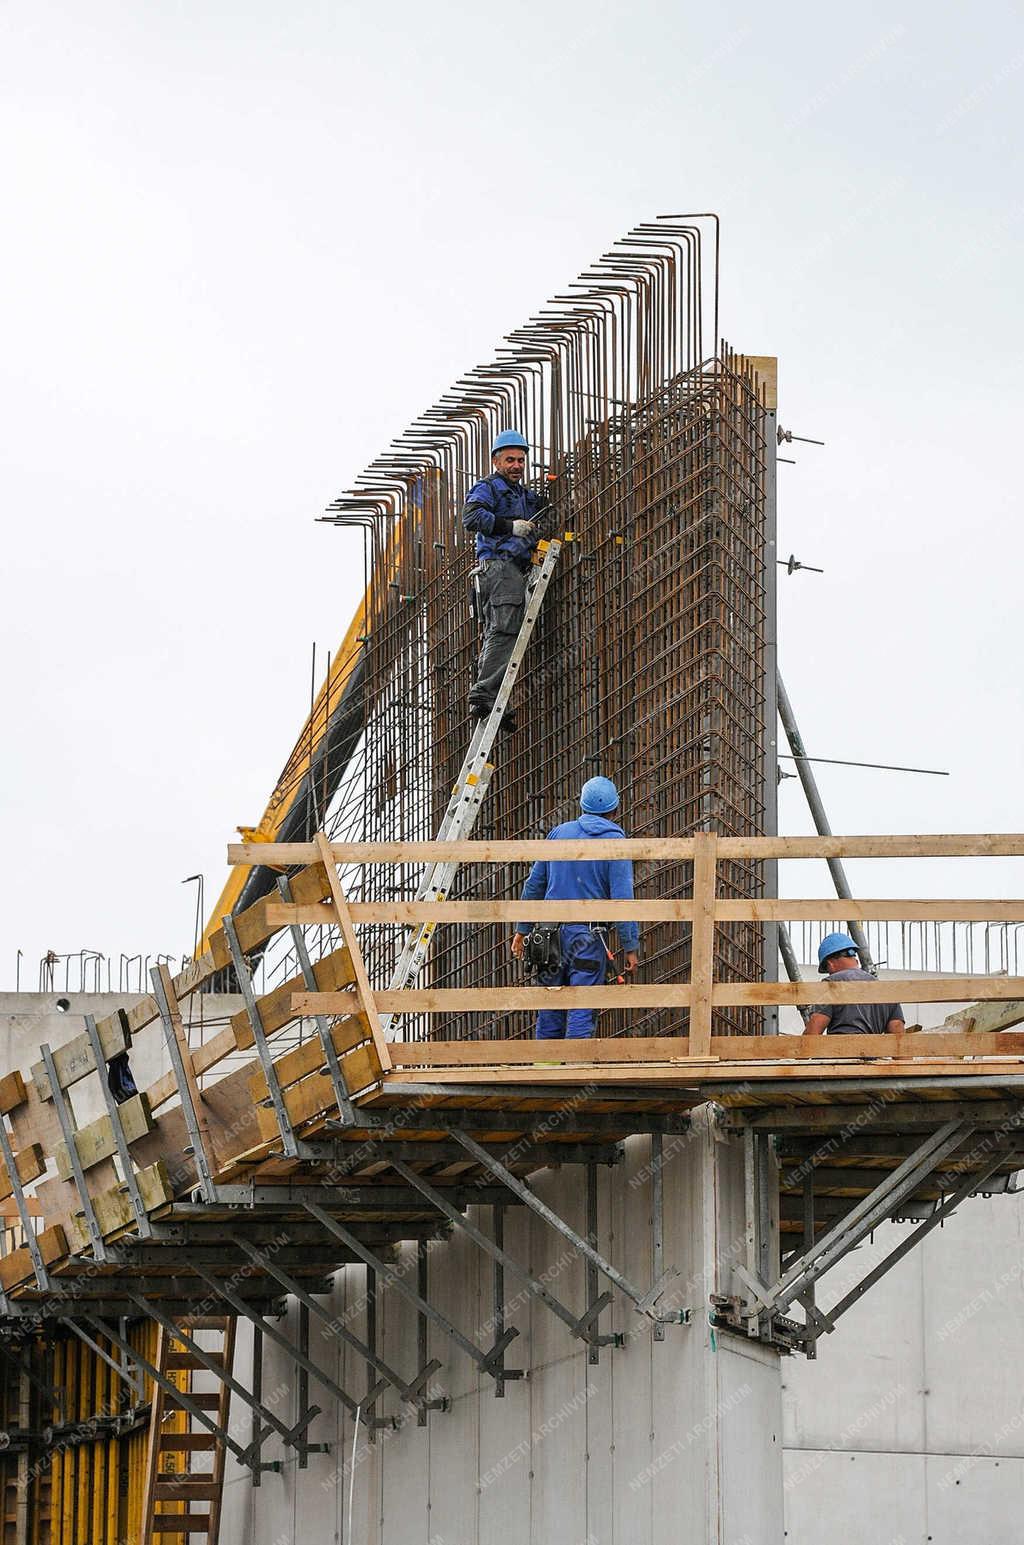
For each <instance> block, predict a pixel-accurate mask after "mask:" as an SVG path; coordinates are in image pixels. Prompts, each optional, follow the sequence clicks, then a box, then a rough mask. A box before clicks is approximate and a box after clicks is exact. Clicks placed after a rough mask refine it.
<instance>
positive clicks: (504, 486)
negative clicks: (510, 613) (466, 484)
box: [462, 473, 547, 569]
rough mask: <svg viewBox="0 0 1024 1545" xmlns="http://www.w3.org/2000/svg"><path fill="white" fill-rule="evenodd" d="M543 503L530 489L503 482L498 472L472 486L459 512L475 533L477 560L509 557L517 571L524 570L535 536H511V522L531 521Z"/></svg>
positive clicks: (536, 538) (528, 560)
mask: <svg viewBox="0 0 1024 1545" xmlns="http://www.w3.org/2000/svg"><path fill="white" fill-rule="evenodd" d="M546 503H547V500H546V499H544V498H543V497H542V496H541V495H540V494H537V493H534V491H533V489H532V488H525V487H524V486H523V484H522V483H518V484H516V483H507V482H506V481H505V479H504V478H503V477H501V476H500V475H499V474H498V473H495V474H494V476H493V477H485V478H484V479H483V481H482V482H480V483H474V484H473V487H472V488H471V489H470V490H469V496H468V498H467V499H466V507H465V509H464V510H463V512H462V524H463V525H464V526H465V528H466V530H467V531H475V532H476V555H477V557H478V558H497V557H502V558H512V559H514V561H515V562H516V563H518V565H519V567H520V568H521V569H525V568H528V567H529V564H530V557H531V554H532V553H533V550H534V548H535V547H536V545H537V542H538V540H539V537H538V534H537V533H534V535H533V536H532V537H531V538H530V539H529V541H524V540H523V538H522V537H518V536H513V535H512V522H513V521H514V520H533V518H534V516H535V515H536V513H537V511H538V510H539V509H540V508H541V507H542V506H543V505H544V504H546Z"/></svg>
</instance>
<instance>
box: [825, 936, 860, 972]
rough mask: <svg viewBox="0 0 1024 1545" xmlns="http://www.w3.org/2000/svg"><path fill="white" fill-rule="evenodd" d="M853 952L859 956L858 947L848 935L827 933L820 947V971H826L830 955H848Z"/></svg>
mask: <svg viewBox="0 0 1024 1545" xmlns="http://www.w3.org/2000/svg"><path fill="white" fill-rule="evenodd" d="M851 950H852V951H853V953H854V954H855V955H856V954H857V946H856V944H855V943H854V941H853V940H852V939H851V938H850V935H849V934H848V933H827V934H826V935H825V937H824V938H823V939H822V941H821V943H820V944H819V945H818V970H819V971H824V970H825V962H826V960H827V959H828V958H829V956H830V955H848V954H849V953H850V951H851Z"/></svg>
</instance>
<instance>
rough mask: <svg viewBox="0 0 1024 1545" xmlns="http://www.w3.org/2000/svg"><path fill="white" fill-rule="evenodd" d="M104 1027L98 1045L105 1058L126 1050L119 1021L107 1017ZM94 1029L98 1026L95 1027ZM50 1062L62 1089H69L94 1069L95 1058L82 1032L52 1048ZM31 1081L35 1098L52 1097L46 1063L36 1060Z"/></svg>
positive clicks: (125, 1042) (123, 1034)
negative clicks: (51, 1059) (37, 1095)
mask: <svg viewBox="0 0 1024 1545" xmlns="http://www.w3.org/2000/svg"><path fill="white" fill-rule="evenodd" d="M103 1024H104V1027H105V1028H104V1030H103V1032H102V1034H101V1036H100V1045H101V1046H102V1047H103V1055H104V1057H106V1059H107V1061H109V1060H110V1058H111V1057H116V1056H117V1054H118V1052H122V1051H125V1050H127V1046H128V1042H127V1040H126V1039H125V1033H124V1030H123V1029H122V1027H121V1024H120V1021H118V1020H114V1022H113V1023H112V1022H111V1021H110V1020H109V1019H105V1020H104V1021H103ZM97 1028H98V1027H97ZM53 1065H54V1067H55V1068H56V1070H57V1077H58V1079H59V1080H60V1086H61V1088H62V1089H70V1087H71V1085H72V1084H76V1083H78V1081H79V1079H81V1078H86V1077H87V1076H88V1075H89V1074H90V1073H94V1072H95V1071H96V1059H95V1057H94V1056H93V1054H92V1042H91V1041H90V1040H89V1037H88V1036H87V1035H86V1034H85V1033H84V1032H83V1033H82V1034H81V1035H76V1036H75V1037H74V1038H73V1039H72V1040H70V1041H67V1042H65V1044H64V1045H63V1046H57V1047H55V1048H54V1053H53ZM32 1081H33V1083H34V1084H35V1086H36V1088H37V1089H38V1090H39V1097H40V1099H43V1100H52V1099H53V1092H52V1090H51V1089H50V1079H49V1076H48V1074H47V1072H46V1064H45V1063H44V1062H37V1063H35V1064H34V1066H33V1068H32Z"/></svg>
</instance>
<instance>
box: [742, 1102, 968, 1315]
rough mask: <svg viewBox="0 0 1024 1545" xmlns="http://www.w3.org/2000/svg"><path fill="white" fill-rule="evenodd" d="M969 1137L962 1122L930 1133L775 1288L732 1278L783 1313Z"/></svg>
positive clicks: (749, 1276) (751, 1276)
mask: <svg viewBox="0 0 1024 1545" xmlns="http://www.w3.org/2000/svg"><path fill="white" fill-rule="evenodd" d="M970 1133H971V1127H970V1126H969V1125H968V1123H967V1122H965V1121H947V1122H946V1123H945V1125H944V1126H942V1127H940V1128H939V1130H938V1131H936V1132H933V1133H931V1134H930V1136H929V1137H927V1138H926V1139H925V1141H924V1142H923V1143H921V1144H919V1146H918V1147H917V1148H916V1149H915V1150H914V1152H913V1153H912V1154H910V1155H909V1157H908V1158H906V1159H905V1160H904V1161H903V1163H902V1164H900V1165H899V1166H898V1168H896V1169H894V1170H892V1171H891V1173H889V1174H887V1175H886V1176H885V1177H884V1179H883V1180H882V1181H880V1182H879V1184H878V1185H877V1186H876V1187H875V1189H874V1190H873V1191H872V1192H871V1193H870V1194H869V1195H868V1196H865V1197H863V1198H862V1199H861V1201H859V1202H858V1203H857V1204H856V1205H855V1206H854V1207H851V1208H850V1210H849V1211H848V1212H847V1213H845V1214H844V1215H843V1217H842V1218H840V1219H839V1221H838V1222H837V1223H835V1224H834V1225H833V1226H832V1228H830V1229H828V1230H826V1232H825V1233H824V1234H822V1235H821V1237H820V1238H819V1239H817V1240H815V1242H814V1243H813V1245H811V1247H810V1248H809V1249H808V1250H806V1251H804V1253H803V1254H802V1255H800V1256H799V1257H798V1258H797V1259H796V1260H795V1261H794V1262H793V1264H792V1265H791V1266H789V1267H788V1268H787V1270H786V1271H785V1272H784V1273H783V1275H782V1276H781V1277H780V1278H779V1280H778V1281H777V1282H776V1283H774V1284H772V1285H769V1284H768V1283H765V1282H760V1281H758V1280H757V1278H756V1277H755V1276H754V1274H753V1273H751V1272H748V1271H745V1270H743V1269H742V1268H740V1267H736V1268H734V1269H735V1270H736V1272H737V1275H739V1276H740V1277H742V1279H743V1281H744V1282H745V1283H746V1284H747V1286H748V1287H749V1288H750V1289H751V1290H752V1291H753V1292H754V1293H755V1294H756V1296H757V1298H758V1299H759V1301H760V1302H761V1304H762V1305H763V1307H764V1308H765V1309H766V1310H775V1311H777V1312H778V1313H785V1311H786V1309H787V1308H788V1307H789V1305H790V1304H791V1303H792V1302H793V1300H794V1299H796V1298H799V1296H800V1294H801V1293H804V1292H806V1290H807V1289H808V1288H809V1287H811V1286H813V1284H814V1283H815V1282H817V1281H818V1279H819V1278H820V1277H822V1276H824V1274H825V1272H826V1271H828V1270H829V1269H830V1268H831V1267H832V1266H834V1265H835V1264H836V1263H837V1261H840V1260H842V1258H843V1257H844V1256H845V1255H848V1254H849V1252H850V1251H851V1250H852V1249H854V1248H855V1246H856V1245H858V1244H859V1243H860V1242H861V1240H862V1239H865V1238H867V1236H868V1234H870V1233H871V1231H872V1230H873V1229H874V1228H876V1227H877V1226H878V1224H879V1223H881V1222H882V1221H883V1220H884V1219H885V1218H887V1217H889V1216H890V1215H891V1214H892V1213H893V1212H894V1211H895V1209H896V1208H897V1207H898V1206H899V1204H900V1202H901V1201H903V1200H905V1199H906V1197H908V1196H910V1195H911V1194H912V1193H913V1192H914V1191H915V1190H916V1189H917V1187H918V1186H920V1185H921V1184H922V1183H923V1182H924V1181H925V1180H927V1178H928V1176H929V1175H931V1174H933V1173H934V1171H935V1170H936V1169H938V1167H939V1165H940V1164H941V1163H942V1162H943V1160H944V1159H946V1158H947V1157H948V1155H949V1154H950V1153H952V1152H953V1151H954V1149H956V1148H958V1147H959V1146H960V1145H961V1143H962V1142H963V1141H964V1139H965V1138H966V1137H969V1136H970Z"/></svg>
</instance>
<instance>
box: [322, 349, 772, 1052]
mask: <svg viewBox="0 0 1024 1545" xmlns="http://www.w3.org/2000/svg"><path fill="white" fill-rule="evenodd" d="M762 422H763V408H762V405H761V402H760V401H759V398H758V393H757V388H756V384H755V382H754V380H753V378H752V377H751V375H750V373H749V372H747V371H746V370H745V369H743V368H742V367H741V366H739V365H738V363H737V362H736V361H735V359H733V358H732V357H731V356H729V355H728V354H727V355H725V357H723V358H720V359H718V360H714V361H711V362H709V363H707V364H705V365H704V366H702V367H699V368H697V369H695V370H693V371H689V372H685V373H682V374H680V375H678V376H677V377H676V378H675V379H674V380H673V381H672V382H670V383H669V384H668V385H667V386H666V387H665V388H664V389H663V390H662V391H661V392H659V393H658V394H657V395H656V396H654V397H652V398H651V399H650V400H649V401H648V402H646V403H643V404H641V405H639V406H638V407H637V408H635V409H634V410H632V411H630V412H629V413H628V414H624V415H622V416H619V417H616V418H611V419H609V420H608V421H607V422H606V423H604V424H602V425H600V426H597V427H595V428H594V429H593V430H592V431H591V432H590V433H589V434H588V435H587V436H586V438H585V439H584V440H583V441H582V442H581V443H580V444H579V446H578V447H577V448H576V450H575V452H574V454H573V455H572V456H571V457H568V458H566V459H565V462H564V464H562V465H561V466H560V467H559V469H558V472H557V476H556V478H555V481H554V482H553V484H552V485H551V486H552V488H553V490H554V503H553V507H552V511H551V513H550V514H549V516H548V517H547V534H548V535H550V536H553V537H558V538H560V539H561V540H562V541H563V548H562V553H561V556H560V559H559V564H558V568H557V570H556V573H555V577H554V579H553V581H552V585H551V587H550V588H549V591H548V595H547V597H546V600H545V604H544V608H543V611H542V613H541V617H540V620H539V623H538V626H537V629H536V631H535V633H534V636H533V640H532V642H531V646H530V651H529V654H528V656H527V660H526V663H525V666H524V670H523V672H522V674H521V676H520V680H519V684H518V686H517V689H516V695H515V699H514V701H515V704H516V708H517V712H518V717H519V721H520V728H519V730H518V732H517V733H516V734H515V735H513V736H510V737H502V738H501V739H500V740H499V741H498V743H497V746H496V748H495V756H494V761H495V767H496V771H495V774H494V777H493V779H492V783H491V790H490V793H489V796H488V798H487V800H486V801H485V804H484V807H483V809H482V811H481V813H480V815H479V817H478V819H477V823H476V826H475V828H474V833H473V835H474V836H475V837H479V838H487V837H506V838H507V837H516V836H519V837H536V836H541V835H546V833H547V832H548V831H549V830H550V829H551V828H552V827H553V826H554V825H556V824H558V823H559V822H560V821H564V820H569V819H571V818H572V816H573V815H574V814H575V813H576V811H577V796H578V793H579V788H580V785H581V783H582V782H583V781H584V780H585V779H586V778H588V777H590V776H591V775H592V774H594V773H596V772H602V773H605V774H606V775H608V776H610V777H612V778H614V779H615V781H616V783H617V784H618V786H619V789H620V792H621V794H622V812H621V819H622V822H623V824H624V826H625V828H626V830H627V831H628V832H629V833H630V834H631V835H635V836H647V835H650V836H685V835H688V834H690V833H691V832H694V831H697V830H706V831H708V830H711V831H717V832H720V833H724V834H737V835H738V834H749V833H756V832H760V831H762V830H763V829H764V815H765V787H764V775H763V768H764V733H763V723H764V684H763V675H764V669H765V661H764V648H763V645H764V631H765V629H764V624H765V617H764V595H765V583H764V565H765V465H766V455H767V447H766V445H765V441H764V434H763V428H762ZM461 502H462V500H461V496H460V494H459V493H458V492H457V491H456V490H454V489H452V488H451V487H449V486H447V485H446V479H445V478H444V476H443V474H441V473H440V472H438V473H436V474H434V475H433V476H429V477H426V478H424V479H423V482H422V485H421V487H420V489H419V490H418V491H417V494H416V496H415V497H414V499H413V501H412V507H414V508H417V509H418V512H419V516H420V519H419V521H418V522H417V524H418V526H419V530H418V531H417V532H416V533H415V535H413V536H412V537H411V540H410V539H409V536H408V535H407V539H406V541H405V543H404V544H402V549H401V552H396V550H395V543H394V542H392V544H391V551H390V553H388V552H387V551H383V552H382V553H381V556H380V558H379V560H378V563H377V570H378V584H379V586H380V587H381V588H382V589H383V588H384V587H386V589H387V591H388V596H387V598H386V603H385V607H384V611H385V616H384V618H383V619H382V620H381V622H380V623H379V624H378V625H377V626H376V627H375V628H374V629H373V631H372V633H371V634H370V635H369V636H368V638H367V643H366V650H367V662H366V663H367V681H366V686H365V689H364V690H365V692H366V696H367V699H368V702H369V705H370V707H369V713H368V717H367V722H366V729H365V733H364V736H363V741H362V744H361V746H360V749H359V753H358V755H357V756H356V757H355V758H353V761H352V764H351V767H350V770H349V775H348V777H347V778H346V780H345V783H344V786H343V788H342V789H341V790H340V791H339V795H338V797H337V798H336V799H335V801H334V811H333V813H332V819H331V821H330V828H331V832H332V835H334V836H336V837H338V838H339V839H340V838H342V837H345V838H350V839H354V838H356V837H358V838H360V839H363V840H371V841H372V840H375V839H379V840H394V839H398V838H405V839H423V838H429V837H431V836H433V835H434V834H435V833H436V831H437V829H438V827H439V825H440V822H441V818H442V816H443V814H444V810H445V806H446V803H447V799H448V796H449V793H450V790H451V787H452V785H453V783H454V782H455V779H456V777H457V774H458V771H459V767H460V765H461V763H462V759H463V756H464V754H465V750H466V747H467V745H468V742H469V737H470V734H471V732H472V722H471V720H470V718H469V715H468V712H467V707H466V703H467V697H468V692H469V687H470V683H471V681H472V679H473V675H474V671H475V661H476V655H477V650H478V633H477V628H476V625H475V623H474V622H473V620H472V618H471V616H470V612H469V605H468V583H469V572H470V569H471V567H472V563H473V556H472V548H471V545H470V543H469V541H467V539H466V537H465V534H464V533H463V531H462V529H461V519H460V517H461ZM410 524H411V523H410ZM525 872H526V871H525V868H520V869H517V870H509V869H506V868H501V867H496V866H493V865H479V866H478V865H474V866H467V867H464V868H463V869H462V870H461V872H460V874H459V876H458V879H457V882H456V885H455V887H454V888H453V891H452V895H453V897H464V898H486V897H492V898H503V899H513V898H515V897H516V896H517V895H518V894H519V891H520V888H521V885H522V882H523V879H524V876H525ZM345 878H346V882H347V884H348V887H349V890H350V893H351V894H352V896H353V898H354V899H355V898H358V899H365V900H371V899H372V900H379V899H385V898H388V897H392V898H400V899H404V898H408V897H411V896H412V895H414V894H415V890H416V885H417V883H418V880H419V870H418V868H417V867H415V866H410V867H409V868H408V869H407V870H405V871H399V870H395V869H393V868H388V867H386V866H379V867H377V866H371V867H368V868H366V869H365V870H362V871H359V872H353V873H352V874H351V875H346V877H345ZM635 882H636V892H637V895H638V896H647V897H666V896H679V897H685V896H688V895H689V894H690V885H691V866H690V865H689V864H686V863H675V864H667V865H665V864H662V865H655V864H646V863H640V864H637V865H636V868H635ZM720 888H721V893H722V894H723V895H724V896H730V897H740V896H755V895H759V894H761V893H762V882H761V876H760V873H759V871H758V868H757V866H743V865H740V864H730V865H723V866H722V867H721V869H720ZM396 944H397V936H396V933H395V931H394V930H389V929H387V928H383V927H378V928H367V929H366V930H365V935H364V947H365V950H366V954H367V960H368V965H369V969H370V973H371V977H372V978H373V979H374V980H375V981H377V982H381V983H383V982H385V981H387V980H388V978H389V976H390V970H391V967H392V964H393V960H394V955H395V949H396ZM689 959H690V941H689V928H688V926H685V925H683V926H680V925H676V924H669V923H663V924H655V925H649V926H647V927H645V928H644V929H643V931H642V960H643V966H642V978H643V980H647V981H673V980H685V978H686V977H687V975H688V972H689ZM716 970H717V973H718V974H719V975H720V976H721V977H722V978H727V979H733V980H745V981H750V980H757V979H758V978H759V977H760V976H761V974H762V970H763V957H762V937H761V931H760V929H759V928H758V927H757V926H756V925H739V924H734V925H727V926H720V927H719V928H718V930H717V934H716ZM429 972H430V980H431V981H432V982H433V983H434V984H435V985H439V986H440V985H447V986H451V985H456V984H458V985H463V986H472V985H485V984H502V983H508V984H512V983H513V982H515V981H516V980H521V976H520V974H519V968H518V967H516V966H515V965H514V963H513V962H512V961H511V960H510V958H509V955H508V929H507V927H502V928H499V927H497V926H494V927H478V926H470V925H446V926H444V927H442V928H440V929H439V930H438V932H437V934H436V935H435V939H434V947H433V953H432V960H431V964H430V967H429ZM718 1020H719V1022H718V1023H717V1024H716V1027H715V1028H716V1031H717V1032H718V1033H726V1032H727V1031H729V1030H744V1031H746V1032H747V1033H756V1030H757V1023H756V1015H753V1014H749V1015H747V1017H746V1018H744V1015H743V1013H742V1011H738V1010H734V1011H729V1012H728V1014H726V1013H725V1012H724V1011H723V1013H722V1014H720V1015H719V1016H718ZM685 1029H686V1014H685V1011H683V1012H681V1013H675V1012H671V1011H652V1012H649V1013H644V1014H631V1015H626V1014H616V1015H611V1014H609V1015H604V1016H602V1020H601V1023H600V1026H599V1033H600V1034H602V1035H609V1034H623V1033H633V1034H646V1035H652V1034H680V1033H684V1032H685ZM529 1032H530V1019H529V1017H528V1016H525V1015H522V1014H509V1015H500V1016H496V1017H491V1016H487V1017H484V1016H479V1015H476V1016H460V1017H459V1018H458V1019H457V1020H456V1019H452V1020H448V1021H446V1020H442V1019H440V1018H435V1020H434V1022H433V1025H432V1027H431V1031H430V1033H432V1034H434V1035H441V1036H444V1037H454V1036H458V1035H460V1034H463V1035H472V1036H477V1037H490V1036H493V1037H500V1038H505V1037H509V1036H523V1035H526V1034H528V1033H529ZM404 1033H405V1034H406V1035H407V1036H408V1035H411V1034H416V1035H422V1034H424V1033H427V1028H426V1025H425V1023H424V1022H423V1021H420V1020H418V1021H416V1022H415V1024H414V1023H413V1022H411V1020H407V1021H406V1022H405V1032H404Z"/></svg>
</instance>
